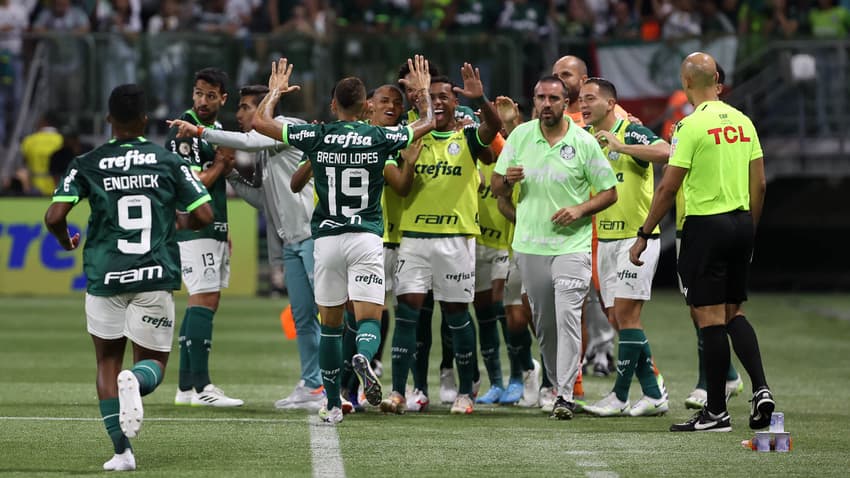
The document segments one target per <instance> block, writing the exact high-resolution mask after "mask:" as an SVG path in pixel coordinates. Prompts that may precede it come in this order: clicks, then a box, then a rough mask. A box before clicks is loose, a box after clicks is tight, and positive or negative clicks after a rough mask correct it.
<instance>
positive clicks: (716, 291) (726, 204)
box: [630, 52, 776, 431]
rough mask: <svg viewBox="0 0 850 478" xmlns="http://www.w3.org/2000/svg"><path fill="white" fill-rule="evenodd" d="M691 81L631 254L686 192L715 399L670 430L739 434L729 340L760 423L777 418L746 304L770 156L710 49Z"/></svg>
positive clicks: (697, 316)
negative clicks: (739, 310) (731, 404)
mask: <svg viewBox="0 0 850 478" xmlns="http://www.w3.org/2000/svg"><path fill="white" fill-rule="evenodd" d="M681 79H682V87H683V89H684V90H685V93H686V94H687V96H688V101H690V102H691V104H693V105H694V112H693V113H692V114H691V115H690V116H688V117H686V118H684V119H683V120H682V121H680V122H679V124H678V125H677V126H676V131H675V133H674V134H673V139H672V141H671V152H670V161H669V166H668V167H667V170H666V171H665V173H664V177H663V178H662V180H661V184H660V185H659V186H658V189H657V190H656V192H655V198H654V199H653V201H652V206H651V207H650V210H649V215H648V216H647V218H646V221H645V222H644V224H643V226H642V227H640V228H639V229H638V231H637V236H638V238H637V240H636V241H635V244H634V245H633V246H632V248H631V250H630V259H631V261H632V262H633V263H635V264H636V265H641V264H642V262H641V261H640V255H641V253H643V251H644V250H645V249H646V239H647V238H648V237H650V232H651V231H653V230H654V228H655V226H657V225H658V223H659V221H660V220H661V218H662V217H663V216H664V214H666V213H667V211H668V210H669V209H670V207H671V206H672V205H673V202H674V200H675V196H676V192H677V191H678V190H679V188H680V187H684V191H685V211H686V214H687V216H686V217H685V226H684V230H683V231H682V249H681V252H680V254H679V276H680V278H681V280H682V286H683V289H684V292H685V299H686V301H687V303H688V305H689V306H690V309H691V317H692V318H693V320H694V321H695V322H696V323H697V326H698V327H699V328H700V329H701V331H702V335H703V341H704V354H705V369H706V376H707V379H708V380H707V382H708V390H707V392H708V402H707V403H706V406H705V408H703V409H702V410H700V411H699V412H697V413H696V415H694V416H693V417H692V418H691V419H689V420H687V421H686V422H684V423H679V424H674V425H672V426H671V427H670V431H731V430H732V422H731V419H730V417H729V413H728V412H727V411H726V397H725V385H726V371H727V370H728V368H729V362H730V354H729V340H728V339H727V334H728V336H729V338H730V339H731V340H732V346H733V347H734V349H735V354H736V355H737V356H738V359H739V360H740V361H741V363H742V364H743V365H744V368H745V369H746V370H747V373H748V374H749V376H750V380H751V382H752V387H753V399H752V410H751V413H750V428H753V429H759V428H764V427H766V426H768V425H769V424H770V415H771V413H772V412H773V409H774V407H775V405H776V404H775V403H774V401H773V395H772V394H771V393H770V389H769V388H768V387H767V380H766V379H765V377H764V369H763V367H762V361H761V353H760V352H759V346H758V339H757V338H756V333H755V330H753V327H752V326H751V325H750V323H749V322H748V321H747V319H746V317H744V316H743V315H734V314H733V312H734V311H735V309H736V307H737V306H738V305H739V304H741V303H742V302H743V301H745V300H746V299H747V278H748V275H749V265H750V258H751V257H752V252H753V242H754V236H755V228H756V226H757V225H758V220H759V217H760V216H761V211H762V205H763V204H764V194H765V177H764V159H763V155H762V149H761V144H760V143H759V139H758V134H757V133H756V129H755V127H754V126H753V123H752V121H750V119H749V118H748V117H747V116H746V115H744V114H743V113H741V112H740V111H738V110H736V109H735V108H733V107H731V106H729V105H727V104H726V103H723V102H722V101H720V100H719V99H718V96H717V65H716V63H715V61H714V59H713V58H712V57H711V56H709V55H707V54H705V53H700V52H696V53H692V54H690V55H688V57H687V58H685V60H684V61H683V62H682V68H681Z"/></svg>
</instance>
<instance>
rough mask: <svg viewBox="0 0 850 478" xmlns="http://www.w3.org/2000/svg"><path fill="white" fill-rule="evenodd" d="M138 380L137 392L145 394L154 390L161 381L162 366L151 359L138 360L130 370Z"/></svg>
mask: <svg viewBox="0 0 850 478" xmlns="http://www.w3.org/2000/svg"><path fill="white" fill-rule="evenodd" d="M130 371H131V372H133V375H135V376H136V379H137V380H138V381H139V393H140V394H141V395H142V396H143V397H144V396H145V395H147V394H149V393H151V392H153V391H154V390H156V387H157V386H159V384H160V383H162V375H163V374H162V368H160V366H159V364H158V363H157V362H156V361H153V360H140V361H138V362H136V364H135V365H133V368H132V369H131V370H130Z"/></svg>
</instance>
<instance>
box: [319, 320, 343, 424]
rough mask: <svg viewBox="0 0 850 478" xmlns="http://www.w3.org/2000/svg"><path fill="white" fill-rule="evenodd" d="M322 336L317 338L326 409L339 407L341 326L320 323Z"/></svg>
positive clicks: (340, 403)
mask: <svg viewBox="0 0 850 478" xmlns="http://www.w3.org/2000/svg"><path fill="white" fill-rule="evenodd" d="M321 330H322V337H321V339H320V340H319V370H320V371H321V372H322V384H323V385H324V386H325V392H326V393H327V397H328V405H327V409H328V410H330V409H332V408H334V407H341V406H342V402H341V401H340V399H339V381H340V371H341V370H340V369H341V368H342V333H343V326H341V325H340V326H339V327H330V326H327V325H322V327H321Z"/></svg>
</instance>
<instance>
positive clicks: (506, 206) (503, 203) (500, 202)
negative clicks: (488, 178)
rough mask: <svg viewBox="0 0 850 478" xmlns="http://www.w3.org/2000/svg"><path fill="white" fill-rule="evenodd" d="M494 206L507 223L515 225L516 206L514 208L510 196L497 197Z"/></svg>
mask: <svg viewBox="0 0 850 478" xmlns="http://www.w3.org/2000/svg"><path fill="white" fill-rule="evenodd" d="M491 184H492V183H491ZM491 187H492V186H491ZM496 205H497V206H498V207H499V212H500V213H502V215H503V216H505V217H506V218H507V219H508V221H511V222H512V223H514V224H516V206H514V203H513V202H512V201H511V197H510V196H499V197H498V198H496Z"/></svg>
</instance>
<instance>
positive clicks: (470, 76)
mask: <svg viewBox="0 0 850 478" xmlns="http://www.w3.org/2000/svg"><path fill="white" fill-rule="evenodd" d="M460 76H461V78H463V88H460V87H458V86H455V87H454V88H452V91H454V92H455V93H456V94H460V95H463V96H465V97H467V98H469V99H477V98H482V97H483V96H484V84H483V83H481V72H480V71H478V68H473V67H472V65H471V64H469V63H464V64H463V66H462V67H461V68H460Z"/></svg>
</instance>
